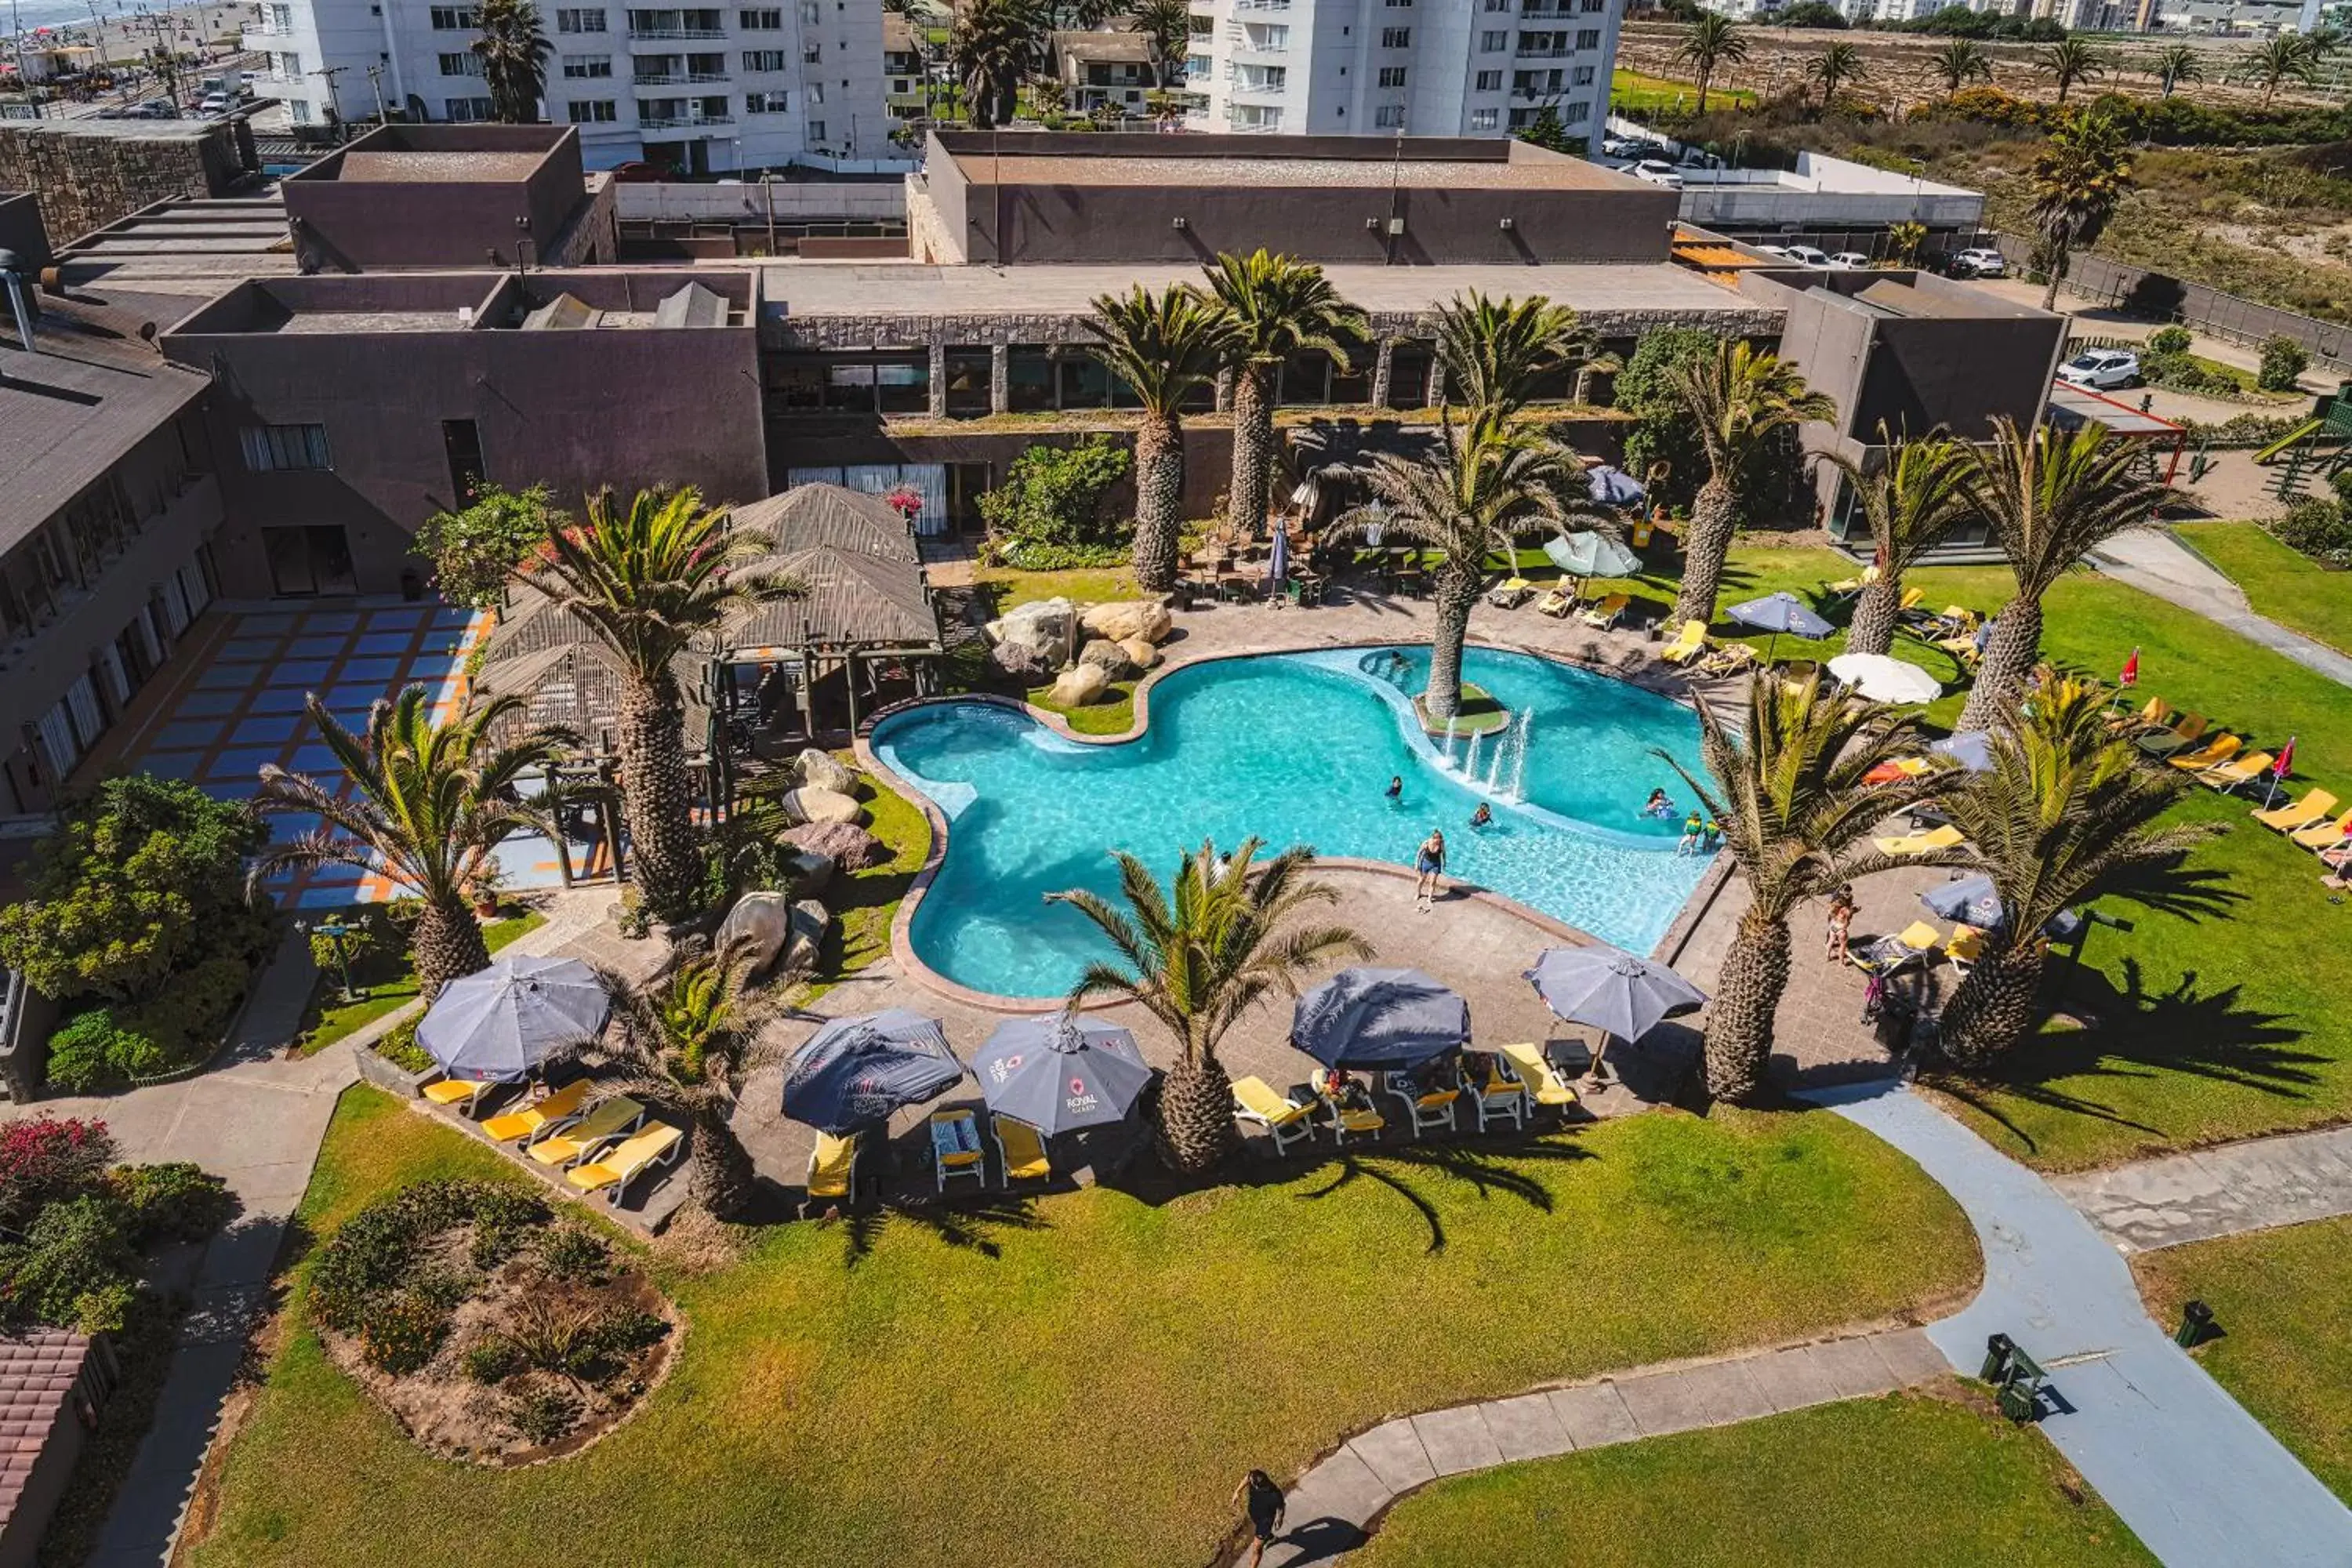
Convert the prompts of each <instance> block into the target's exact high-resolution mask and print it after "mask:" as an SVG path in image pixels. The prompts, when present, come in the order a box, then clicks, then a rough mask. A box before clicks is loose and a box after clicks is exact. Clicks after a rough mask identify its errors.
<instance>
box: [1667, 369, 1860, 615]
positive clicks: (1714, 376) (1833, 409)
mask: <svg viewBox="0 0 2352 1568" xmlns="http://www.w3.org/2000/svg"><path fill="white" fill-rule="evenodd" d="M1672 374H1673V377H1674V388H1675V397H1676V399H1677V400H1678V401H1679V402H1680V403H1681V404H1682V405H1683V412H1684V413H1685V414H1687V415H1688V416H1690V418H1691V420H1692V422H1693V423H1694V424H1695V425H1696V426H1697V429H1698V438H1699V443H1700V445H1701V447H1703V448H1704V449H1705V450H1706V465H1707V476H1706V483H1705V484H1703V485H1701V486H1699V489H1698V494H1697V496H1696V497H1695V498H1694V499H1693V500H1692V502H1691V528H1690V542H1689V543H1688V545H1687V546H1686V547H1685V554H1684V559H1683V585H1682V593H1681V594H1680V595H1678V596H1677V597H1676V598H1675V615H1674V618H1675V621H1676V622H1683V621H1702V622H1704V621H1711V620H1713V619H1714V618H1715V591H1716V586H1717V584H1718V583H1720V582H1721V581H1722V579H1723V561H1724V557H1725V555H1726V554H1727V553H1728V552H1729V551H1730V549H1731V535H1732V531H1733V530H1734V528H1735V527H1736V526H1737V524H1738V519H1739V490H1738V486H1739V481H1740V477H1741V476H1742V475H1744V474H1745V473H1747V472H1748V467H1749V464H1750V462H1751V461H1752V459H1753V458H1754V457H1755V455H1756V452H1757V450H1758V449H1759V447H1761V446H1762V445H1763V444H1764V442H1765V441H1766V440H1767V439H1768V438H1769V437H1771V436H1773V435H1774V434H1775V433H1777V432H1779V431H1780V430H1783V429H1787V428H1790V427H1791V426H1797V425H1801V424H1803V423H1804V422H1805V421H1806V420H1808V419H1828V418H1831V417H1832V416H1835V415H1836V413H1837V405H1836V404H1834V403H1832V401H1831V400H1830V399H1829V397H1828V396H1826V395H1823V394H1822V393H1818V392H1813V391H1811V390H1809V389H1808V388H1807V387H1806V385H1805V378H1804V376H1803V375H1802V374H1801V373H1799V371H1798V370H1797V368H1796V366H1794V365H1791V364H1788V363H1783V362H1782V361H1781V360H1780V358H1779V357H1778V356H1776V355H1773V354H1771V353H1765V352H1763V351H1760V350H1759V349H1758V348H1756V347H1755V345H1753V344H1752V343H1749V342H1745V341H1742V342H1728V341H1727V342H1721V343H1718V344H1717V345H1716V352H1715V353H1712V354H1708V355H1706V356H1704V357H1702V358H1699V359H1696V360H1692V361H1689V362H1687V363H1683V364H1679V365H1677V366H1675V369H1674V371H1673V372H1672Z"/></svg>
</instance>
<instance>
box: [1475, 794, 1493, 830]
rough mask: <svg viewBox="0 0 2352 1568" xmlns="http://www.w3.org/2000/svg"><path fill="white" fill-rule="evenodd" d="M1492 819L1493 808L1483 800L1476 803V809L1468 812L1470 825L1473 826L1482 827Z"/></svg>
mask: <svg viewBox="0 0 2352 1568" xmlns="http://www.w3.org/2000/svg"><path fill="white" fill-rule="evenodd" d="M1494 820H1495V813H1494V810H1493V808H1492V807H1490V806H1489V805H1487V804H1486V802H1485V801H1483V800H1482V801H1480V802H1479V803H1478V809H1477V810H1475V811H1474V812H1472V813H1471V814H1470V826H1473V827H1484V826H1486V825H1487V824H1488V823H1490V822H1492V821H1494Z"/></svg>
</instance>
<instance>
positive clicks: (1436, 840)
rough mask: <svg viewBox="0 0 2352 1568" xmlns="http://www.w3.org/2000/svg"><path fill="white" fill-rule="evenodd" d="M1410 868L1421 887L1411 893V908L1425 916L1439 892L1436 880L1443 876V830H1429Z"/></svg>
mask: <svg viewBox="0 0 2352 1568" xmlns="http://www.w3.org/2000/svg"><path fill="white" fill-rule="evenodd" d="M1412 868H1413V869H1414V870H1415V871H1416V872H1418V873H1419V874H1420V876H1421V885H1420V887H1418V888H1417V889H1414V891H1413V907H1414V908H1416V909H1418V910H1421V912H1422V913H1423V914H1427V913H1428V912H1429V910H1430V908H1431V906H1432V905H1433V903H1434V902H1435V901H1436V899H1437V895H1438V892H1439V890H1440V889H1439V888H1438V885H1437V884H1438V879H1439V878H1441V877H1443V876H1444V875H1445V833H1444V829H1442V828H1436V827H1433V828H1431V829H1430V830H1429V837H1426V838H1424V839H1423V840H1422V841H1421V849H1420V851H1419V852H1418V853H1416V854H1415V855H1414V856H1413V858H1412Z"/></svg>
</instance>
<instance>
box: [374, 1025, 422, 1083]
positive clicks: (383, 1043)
mask: <svg viewBox="0 0 2352 1568" xmlns="http://www.w3.org/2000/svg"><path fill="white" fill-rule="evenodd" d="M375 1054H376V1055H378V1056H380V1057H382V1058H383V1059H384V1060H386V1061H388V1062H390V1063H391V1064H392V1065H393V1066H394V1067H396V1068H400V1069H401V1070H402V1071H404V1072H430V1071H432V1070H433V1068H434V1067H435V1065H436V1064H435V1062H434V1060H433V1058H432V1057H431V1055H430V1054H428V1053H427V1052H426V1051H425V1047H423V1046H420V1045H418V1044H417V1043H416V1020H415V1018H404V1019H402V1020H401V1021H400V1022H399V1023H397V1024H395V1025H394V1026H392V1027H391V1028H390V1029H389V1030H387V1031H385V1033H384V1036H383V1038H382V1039H380V1040H378V1041H376V1043H375Z"/></svg>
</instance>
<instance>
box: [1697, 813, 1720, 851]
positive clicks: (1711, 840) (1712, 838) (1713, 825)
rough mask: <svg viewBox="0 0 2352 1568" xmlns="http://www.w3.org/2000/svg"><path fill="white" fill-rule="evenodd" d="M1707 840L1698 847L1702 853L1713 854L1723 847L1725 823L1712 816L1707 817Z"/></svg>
mask: <svg viewBox="0 0 2352 1568" xmlns="http://www.w3.org/2000/svg"><path fill="white" fill-rule="evenodd" d="M1722 847H1723V824H1721V823H1720V822H1717V820H1716V819H1715V818H1713V817H1712V816H1710V817H1708V818H1707V819H1706V842H1705V843H1703V844H1701V845H1700V846H1699V847H1698V850H1699V853H1700V854H1702V855H1712V854H1714V853H1715V852H1716V851H1717V850H1718V849H1720V848H1722Z"/></svg>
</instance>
